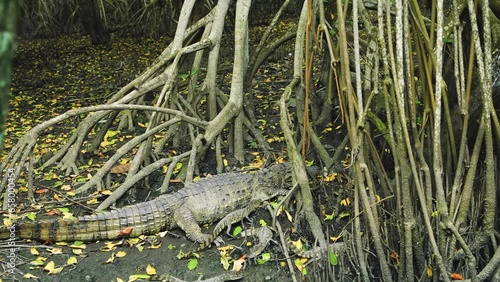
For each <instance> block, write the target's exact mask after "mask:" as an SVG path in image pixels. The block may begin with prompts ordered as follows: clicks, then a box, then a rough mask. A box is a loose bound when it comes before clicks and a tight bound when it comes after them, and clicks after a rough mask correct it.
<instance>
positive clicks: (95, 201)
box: [87, 198, 99, 205]
mask: <svg viewBox="0 0 500 282" xmlns="http://www.w3.org/2000/svg"><path fill="white" fill-rule="evenodd" d="M97 203H99V202H98V201H97V199H96V198H93V199H90V200H88V201H87V205H92V204H97Z"/></svg>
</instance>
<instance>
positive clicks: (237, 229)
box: [233, 226, 243, 237]
mask: <svg viewBox="0 0 500 282" xmlns="http://www.w3.org/2000/svg"><path fill="white" fill-rule="evenodd" d="M242 230H243V228H241V226H236V228H234V230H233V236H235V237H236V236H238V234H240V233H241V231H242Z"/></svg>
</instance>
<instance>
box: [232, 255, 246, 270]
mask: <svg viewBox="0 0 500 282" xmlns="http://www.w3.org/2000/svg"><path fill="white" fill-rule="evenodd" d="M246 258H247V255H243V256H242V257H240V258H239V259H237V260H235V261H234V263H233V271H235V272H239V271H240V270H241V269H242V268H243V265H244V264H245V261H246Z"/></svg>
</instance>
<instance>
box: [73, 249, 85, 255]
mask: <svg viewBox="0 0 500 282" xmlns="http://www.w3.org/2000/svg"><path fill="white" fill-rule="evenodd" d="M72 251H73V254H75V255H78V256H80V255H82V254H83V250H80V249H72Z"/></svg>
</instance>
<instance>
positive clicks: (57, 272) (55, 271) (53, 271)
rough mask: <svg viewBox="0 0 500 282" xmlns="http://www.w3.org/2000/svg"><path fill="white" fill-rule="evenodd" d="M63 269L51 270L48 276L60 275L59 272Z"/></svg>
mask: <svg viewBox="0 0 500 282" xmlns="http://www.w3.org/2000/svg"><path fill="white" fill-rule="evenodd" d="M63 269H64V267H58V268H54V269H52V270H51V271H49V274H50V275H52V274H59V273H61V271H62V270H63Z"/></svg>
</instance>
